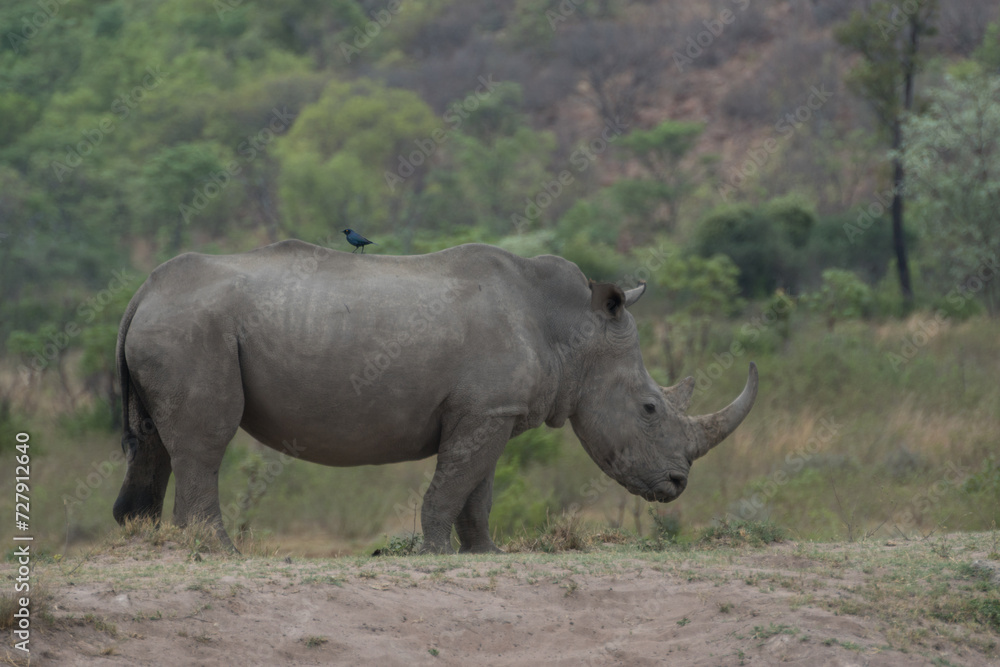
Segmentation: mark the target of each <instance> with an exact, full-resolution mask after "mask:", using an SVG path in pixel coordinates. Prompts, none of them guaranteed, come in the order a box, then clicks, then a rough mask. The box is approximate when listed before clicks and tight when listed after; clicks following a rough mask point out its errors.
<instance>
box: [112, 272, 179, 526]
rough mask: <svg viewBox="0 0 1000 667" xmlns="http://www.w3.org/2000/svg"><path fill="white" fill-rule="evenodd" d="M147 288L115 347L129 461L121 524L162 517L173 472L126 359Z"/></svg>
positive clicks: (117, 512) (118, 506) (132, 305)
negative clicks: (128, 340) (127, 341)
mask: <svg viewBox="0 0 1000 667" xmlns="http://www.w3.org/2000/svg"><path fill="white" fill-rule="evenodd" d="M144 287H145V286H143V287H140V288H139V291H138V292H136V294H135V296H133V297H132V300H131V301H130V302H129V304H128V308H127V309H126V310H125V315H124V316H123V317H122V322H121V326H119V328H118V341H117V343H116V346H115V356H116V359H117V364H118V381H119V382H120V384H121V393H122V451H123V452H124V454H125V459H126V461H127V462H128V469H127V470H126V472H125V481H124V482H123V483H122V488H121V491H119V493H118V499H117V500H116V501H115V504H114V510H113V513H114V517H115V520H116V521H117V522H118V523H120V524H124V523H125V521H126V520H129V519H137V518H143V517H149V518H152V519H155V520H159V518H160V514H161V513H162V511H163V498H164V496H165V495H166V490H167V482H168V481H169V479H170V473H171V465H170V455H169V454H168V453H167V450H166V448H165V447H164V446H163V441H162V440H161V439H160V434H159V433H158V432H157V430H156V425H155V424H154V422H153V420H152V418H151V417H150V414H149V412H148V411H147V410H146V406H144V405H143V403H142V399H141V398H140V397H139V394H138V392H137V391H135V387H134V386H133V384H132V376H131V374H130V373H129V368H128V360H127V359H126V358H125V338H126V336H127V335H128V330H129V326H130V325H131V324H132V318H133V317H134V316H135V311H136V309H137V308H138V306H139V302H140V300H141V294H142V293H143V291H144V289H143V288H144Z"/></svg>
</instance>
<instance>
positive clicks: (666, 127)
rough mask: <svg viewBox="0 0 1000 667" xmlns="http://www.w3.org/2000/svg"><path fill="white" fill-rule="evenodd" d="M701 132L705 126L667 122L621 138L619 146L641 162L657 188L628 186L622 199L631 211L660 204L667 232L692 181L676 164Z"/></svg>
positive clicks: (673, 224) (672, 225)
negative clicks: (661, 204)
mask: <svg viewBox="0 0 1000 667" xmlns="http://www.w3.org/2000/svg"><path fill="white" fill-rule="evenodd" d="M704 129H705V126H704V125H702V124H701V123H689V122H681V121H673V120H668V121H664V122H662V123H660V124H659V125H657V126H656V127H654V128H652V129H650V130H634V131H632V132H629V133H628V134H627V135H626V136H625V137H624V138H623V139H622V142H621V143H622V145H623V146H625V148H627V149H628V150H629V151H630V152H631V153H632V154H633V155H634V156H635V157H636V158H637V159H638V160H639V162H640V163H642V165H643V167H644V168H645V170H646V173H647V174H648V176H647V178H648V179H650V180H652V181H653V182H654V183H656V184H657V186H658V187H645V188H637V187H628V188H625V189H623V190H622V194H623V195H627V197H625V199H626V200H627V201H628V202H630V206H631V207H633V208H635V207H636V206H637V205H640V206H641V204H639V202H641V201H646V202H649V201H650V200H653V201H654V202H655V201H656V200H660V201H662V202H664V203H665V204H666V206H667V216H666V218H665V219H664V220H663V223H664V225H665V226H666V228H667V230H671V229H673V228H674V226H675V225H676V224H677V215H678V208H679V206H680V202H681V200H682V199H683V197H684V196H685V195H686V194H687V193H688V192H689V191H690V189H691V183H692V180H693V179H692V178H691V176H690V175H689V174H687V173H686V172H685V171H684V170H682V169H681V168H680V161H681V160H682V159H683V158H684V156H685V155H686V154H687V153H688V151H690V150H691V148H692V147H693V146H694V144H695V142H696V141H697V140H698V137H699V136H701V133H702V130H704ZM637 200H638V201H637ZM646 206H647V207H648V206H649V204H648V203H647V204H646ZM640 210H641V209H640Z"/></svg>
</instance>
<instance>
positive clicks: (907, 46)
mask: <svg viewBox="0 0 1000 667" xmlns="http://www.w3.org/2000/svg"><path fill="white" fill-rule="evenodd" d="M906 7H907V8H912V11H908V10H907V9H903V7H901V6H900V5H897V4H894V3H890V2H884V1H879V2H873V3H872V4H871V5H870V6H869V7H868V9H867V10H856V11H855V12H854V13H853V14H851V18H850V19H849V20H848V21H847V22H846V23H845V24H843V25H841V26H839V27H838V28H837V30H836V31H835V36H836V38H837V41H839V42H840V43H841V44H843V45H844V46H846V47H848V48H849V49H851V50H852V51H855V52H856V53H859V54H860V55H861V62H860V63H859V64H858V65H857V67H855V68H854V69H853V70H851V72H850V74H848V77H847V84H848V86H849V87H850V88H851V89H852V90H854V91H855V92H856V93H857V94H859V95H861V96H862V97H864V98H865V99H867V100H868V102H869V104H870V105H871V107H872V109H873V110H874V112H875V116H876V117H877V119H878V121H879V125H880V127H881V128H882V130H883V131H884V132H885V133H886V134H887V135H888V137H889V141H890V144H891V146H892V150H893V151H894V152H896V153H897V157H894V158H893V159H892V182H893V199H892V235H893V249H894V251H895V253H896V269H897V271H898V274H899V287H900V291H901V292H902V295H903V299H904V301H906V302H907V303H910V302H912V300H913V287H912V285H911V282H910V269H909V262H908V261H907V253H906V239H905V235H904V233H903V196H904V193H903V188H904V184H905V172H904V169H903V160H902V157H901V156H899V155H898V153H899V151H900V148H901V146H902V141H903V136H902V122H903V117H904V114H905V113H907V112H909V111H910V110H911V109H912V108H913V88H914V79H915V77H916V75H917V73H918V72H919V71H920V69H921V67H922V65H923V58H921V54H920V39H921V38H922V37H925V36H929V35H933V34H934V32H935V28H934V25H933V21H934V15H935V12H936V10H937V0H912V2H911V3H909V4H908V5H906Z"/></svg>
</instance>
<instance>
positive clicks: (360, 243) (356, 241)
mask: <svg viewBox="0 0 1000 667" xmlns="http://www.w3.org/2000/svg"><path fill="white" fill-rule="evenodd" d="M343 231H344V235H345V236H347V242H348V243H350V244H351V245H352V246H354V252H357V251H358V248H361V254H362V255H363V254H364V253H365V246H366V245H369V244H371V243H375V242H374V241H369V240H368V239H366V238H365V237H364V236H362V235H361V234H358V233H357V232H356V231H354V230H353V229H345V230H343ZM375 245H378V244H377V243H375Z"/></svg>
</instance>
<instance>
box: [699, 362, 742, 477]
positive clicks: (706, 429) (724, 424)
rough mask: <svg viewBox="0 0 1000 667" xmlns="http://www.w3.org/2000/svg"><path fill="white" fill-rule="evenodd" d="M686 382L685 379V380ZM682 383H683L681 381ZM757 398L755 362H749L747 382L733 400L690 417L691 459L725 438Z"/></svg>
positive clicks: (704, 452) (705, 452)
mask: <svg viewBox="0 0 1000 667" xmlns="http://www.w3.org/2000/svg"><path fill="white" fill-rule="evenodd" d="M685 382H686V380H685ZM682 384H683V383H682ZM756 399H757V364H755V363H753V362H752V361H751V362H750V374H749V376H748V377H747V384H746V386H745V387H744V388H743V393H741V394H740V395H739V396H738V397H737V398H736V400H735V401H733V402H732V403H730V404H729V405H727V406H726V407H724V408H722V409H721V410H719V411H718V412H714V413H712V414H710V415H699V416H697V417H691V422H692V424H693V425H694V426H695V442H694V443H693V445H694V451H693V452H692V454H693V456H692V457H691V459H692V460H694V459H696V458H699V457H701V456H704V455H705V454H707V453H708V450H710V449H712V447H715V446H716V445H717V444H719V443H720V442H722V441H723V440H725V439H726V438H727V437H728V436H729V434H730V433H732V432H733V431H735V430H736V427H737V426H739V425H740V424H741V423H742V422H743V420H744V419H746V416H747V415H748V414H750V408H752V407H753V403H754V401H755V400H756Z"/></svg>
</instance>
